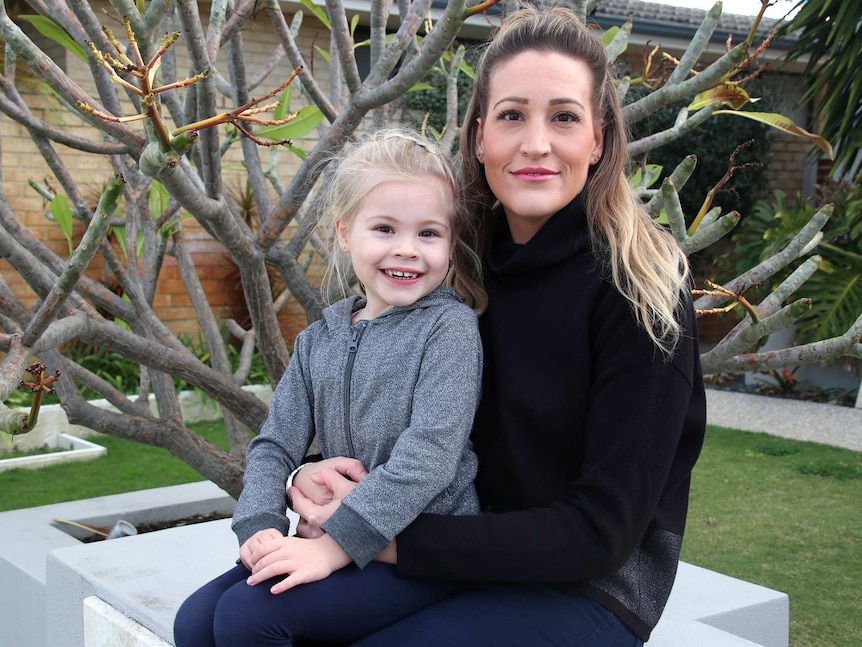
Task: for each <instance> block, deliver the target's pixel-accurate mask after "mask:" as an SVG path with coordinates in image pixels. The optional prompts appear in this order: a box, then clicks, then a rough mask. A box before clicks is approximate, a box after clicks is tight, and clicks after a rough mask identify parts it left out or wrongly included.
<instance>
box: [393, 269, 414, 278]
mask: <svg viewBox="0 0 862 647" xmlns="http://www.w3.org/2000/svg"><path fill="white" fill-rule="evenodd" d="M386 273H387V274H388V275H389V276H391V277H392V278H393V279H415V278H416V277H417V276H419V275H418V274H412V273H410V272H399V271H397V270H386Z"/></svg>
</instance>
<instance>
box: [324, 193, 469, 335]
mask: <svg viewBox="0 0 862 647" xmlns="http://www.w3.org/2000/svg"><path fill="white" fill-rule="evenodd" d="M454 200H455V197H454V196H453V195H452V191H451V189H450V188H449V187H448V186H447V185H446V183H445V182H443V180H441V179H439V178H436V177H424V178H419V179H416V180H398V181H392V182H383V183H382V184H378V185H377V186H376V187H374V188H373V189H371V191H369V192H368V193H367V194H366V195H365V197H364V198H362V200H360V201H359V206H358V207H357V210H356V213H354V215H353V218H352V219H351V221H350V224H349V225H348V226H345V225H344V223H343V222H341V221H339V222H337V223H336V224H335V229H336V232H337V234H338V241H339V243H340V245H341V248H342V249H343V250H344V251H346V252H348V253H349V254H350V260H351V262H352V263H353V270H354V271H355V272H356V276H357V277H358V278H359V280H360V281H361V282H362V284H363V286H364V287H365V295H366V297H367V298H368V303H367V304H366V306H365V308H364V310H363V311H362V312H361V313H360V315H359V318H360V319H373V318H374V317H376V316H378V315H379V314H381V313H382V312H385V311H386V310H388V309H389V308H392V307H394V306H406V305H410V304H412V303H414V302H416V301H418V300H419V299H421V298H422V297H424V296H425V295H427V294H429V293H430V292H432V291H433V290H434V289H436V288H437V287H438V286H440V284H442V283H443V281H444V279H445V278H446V274H447V273H448V271H449V257H450V256H451V252H452V246H453V232H452V217H451V213H452V204H453V203H454Z"/></svg>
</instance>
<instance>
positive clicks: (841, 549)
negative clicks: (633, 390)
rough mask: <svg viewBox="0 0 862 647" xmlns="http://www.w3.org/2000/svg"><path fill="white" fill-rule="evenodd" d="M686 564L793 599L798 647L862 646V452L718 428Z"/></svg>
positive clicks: (695, 488) (695, 493) (698, 470)
mask: <svg viewBox="0 0 862 647" xmlns="http://www.w3.org/2000/svg"><path fill="white" fill-rule="evenodd" d="M682 559H683V560H685V561H687V562H690V563H693V564H697V565H699V566H703V567H705V568H709V569H711V570H715V571H718V572H721V573H725V574H727V575H731V576H733V577H738V578H740V579H743V580H747V581H749V582H754V583H756V584H761V585H763V586H766V587H769V588H771V589H777V590H779V591H783V592H785V593H787V594H789V595H790V644H791V645H792V647H825V646H827V645H828V646H829V647H850V646H851V645H852V646H854V647H856V646H858V645H862V623H860V621H859V618H860V612H862V453H859V452H853V451H849V450H846V449H839V448H835V447H830V446H826V445H818V444H815V443H805V442H796V441H791V440H785V439H783V438H777V437H775V436H769V435H766V434H757V433H749V432H744V431H734V430H729V429H722V428H719V427H709V429H708V431H707V439H706V445H705V447H704V451H703V454H702V455H701V459H700V461H699V462H698V464H697V466H696V467H695V470H694V474H693V480H692V490H691V504H690V508H689V516H688V528H687V530H686V537H685V541H684V542H683V550H682Z"/></svg>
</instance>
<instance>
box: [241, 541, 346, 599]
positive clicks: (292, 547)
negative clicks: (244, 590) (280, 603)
mask: <svg viewBox="0 0 862 647" xmlns="http://www.w3.org/2000/svg"><path fill="white" fill-rule="evenodd" d="M349 563H350V556H349V555H348V554H347V553H345V552H344V551H343V550H342V549H341V546H339V545H338V544H337V543H336V541H335V540H334V539H333V538H332V537H330V536H329V535H323V536H322V537H318V538H317V539H300V538H297V537H283V538H282V541H281V542H280V546H279V548H278V549H277V550H274V551H272V552H271V553H269V554H268V555H266V556H265V557H263V558H261V559H260V560H258V562H257V563H256V564H255V566H254V568H253V569H252V574H251V576H250V577H249V578H248V579H247V580H246V583H247V584H248V585H249V586H254V585H256V584H260V583H261V582H265V581H266V580H268V579H270V578H272V577H276V576H277V575H284V574H287V577H286V578H284V579H283V580H281V581H280V582H279V583H277V584H275V585H274V586H273V587H272V588H270V593H272V594H273V595H278V594H279V593H283V592H284V591H287V590H288V589H292V588H293V587H294V586H296V585H297V584H307V583H309V582H316V581H318V580H322V579H324V578H325V577H328V576H329V575H330V574H331V573H333V572H334V571H337V570H338V569H339V568H343V567H344V566H347V565H348V564H349Z"/></svg>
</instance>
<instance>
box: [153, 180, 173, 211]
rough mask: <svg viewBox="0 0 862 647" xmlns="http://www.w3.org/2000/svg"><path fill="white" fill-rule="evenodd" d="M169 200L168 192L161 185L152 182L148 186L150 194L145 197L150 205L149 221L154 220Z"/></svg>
mask: <svg viewBox="0 0 862 647" xmlns="http://www.w3.org/2000/svg"><path fill="white" fill-rule="evenodd" d="M170 199H171V196H170V194H169V193H168V190H167V189H166V188H165V187H164V186H162V184H161V183H159V182H156V181H155V180H153V183H152V184H151V185H150V192H149V194H148V195H147V202H148V203H149V205H150V219H152V220H156V219H158V217H159V216H160V215H162V212H163V211H164V210H165V208H166V207H167V206H168V201H169V200H170Z"/></svg>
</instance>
